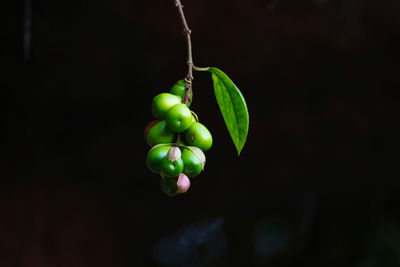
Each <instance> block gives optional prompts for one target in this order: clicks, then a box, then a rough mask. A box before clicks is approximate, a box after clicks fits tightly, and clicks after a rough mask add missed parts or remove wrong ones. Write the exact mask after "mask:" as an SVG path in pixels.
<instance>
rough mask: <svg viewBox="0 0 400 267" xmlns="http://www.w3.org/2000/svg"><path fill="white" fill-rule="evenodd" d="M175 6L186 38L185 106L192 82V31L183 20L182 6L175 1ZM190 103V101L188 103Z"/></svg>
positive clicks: (184, 19)
mask: <svg viewBox="0 0 400 267" xmlns="http://www.w3.org/2000/svg"><path fill="white" fill-rule="evenodd" d="M175 5H176V7H177V8H178V11H179V15H180V17H181V20H182V25H183V33H184V34H185V36H186V45H187V51H188V54H187V65H188V72H187V74H186V77H185V81H186V83H187V85H186V87H187V91H186V95H185V97H184V99H183V103H184V104H185V105H187V103H188V102H189V100H191V99H190V93H191V92H192V81H193V57H192V41H191V38H190V34H191V33H192V31H191V30H190V28H189V26H188V24H187V22H186V18H185V14H184V13H183V6H182V3H181V1H180V0H175ZM190 102H191V101H190Z"/></svg>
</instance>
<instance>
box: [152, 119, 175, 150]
mask: <svg viewBox="0 0 400 267" xmlns="http://www.w3.org/2000/svg"><path fill="white" fill-rule="evenodd" d="M174 136H175V133H174V132H172V131H171V130H170V129H169V128H168V127H167V122H166V121H165V120H162V121H160V122H158V123H156V125H154V126H153V127H151V129H150V130H149V132H148V133H147V144H149V146H155V145H158V144H167V143H172V142H173V141H174Z"/></svg>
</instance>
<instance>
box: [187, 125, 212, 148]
mask: <svg viewBox="0 0 400 267" xmlns="http://www.w3.org/2000/svg"><path fill="white" fill-rule="evenodd" d="M184 135H185V143H186V144H187V145H188V146H196V147H198V148H200V149H201V150H203V151H207V150H209V149H210V148H211V146H212V136H211V133H210V131H209V130H208V129H207V128H206V127H205V126H204V125H203V124H201V123H200V122H194V123H193V124H192V125H191V126H190V128H189V129H188V130H187V131H186V132H185V133H184Z"/></svg>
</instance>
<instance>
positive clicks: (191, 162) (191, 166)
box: [181, 148, 203, 177]
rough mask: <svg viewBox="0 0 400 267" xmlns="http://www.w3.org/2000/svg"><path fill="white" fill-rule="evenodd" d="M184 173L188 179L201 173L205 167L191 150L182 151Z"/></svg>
mask: <svg viewBox="0 0 400 267" xmlns="http://www.w3.org/2000/svg"><path fill="white" fill-rule="evenodd" d="M181 158H182V161H183V166H184V167H183V173H184V174H186V175H187V176H188V177H194V176H197V175H199V174H200V173H201V171H202V169H203V166H202V164H201V161H200V159H199V158H198V157H197V156H196V154H194V153H193V152H192V151H191V150H190V149H187V148H186V149H183V151H182V157H181Z"/></svg>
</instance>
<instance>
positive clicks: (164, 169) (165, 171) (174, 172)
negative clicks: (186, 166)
mask: <svg viewBox="0 0 400 267" xmlns="http://www.w3.org/2000/svg"><path fill="white" fill-rule="evenodd" d="M160 165H161V168H160V170H161V175H162V176H163V177H166V178H175V177H178V176H179V174H180V173H181V172H182V171H183V161H182V159H177V160H175V161H173V162H171V161H170V160H169V159H167V158H162V159H161V161H160Z"/></svg>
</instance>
